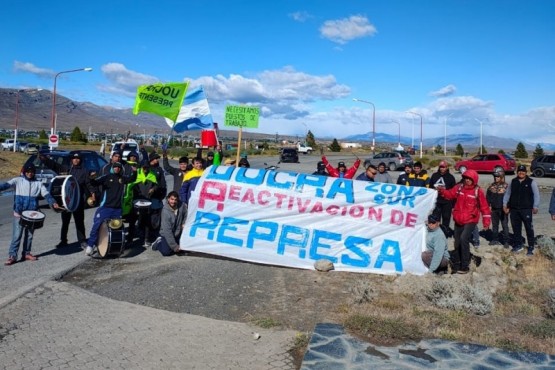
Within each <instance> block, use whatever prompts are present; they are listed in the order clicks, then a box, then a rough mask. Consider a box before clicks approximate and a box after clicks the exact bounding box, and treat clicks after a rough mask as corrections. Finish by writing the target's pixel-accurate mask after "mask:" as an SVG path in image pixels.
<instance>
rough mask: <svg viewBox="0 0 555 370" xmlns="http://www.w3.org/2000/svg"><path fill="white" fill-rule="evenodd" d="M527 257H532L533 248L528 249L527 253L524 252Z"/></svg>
mask: <svg viewBox="0 0 555 370" xmlns="http://www.w3.org/2000/svg"><path fill="white" fill-rule="evenodd" d="M526 255H527V256H533V255H534V247H528V252H526Z"/></svg>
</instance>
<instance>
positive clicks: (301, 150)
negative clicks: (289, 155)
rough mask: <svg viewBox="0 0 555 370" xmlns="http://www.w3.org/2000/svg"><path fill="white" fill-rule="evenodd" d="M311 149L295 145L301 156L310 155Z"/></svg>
mask: <svg viewBox="0 0 555 370" xmlns="http://www.w3.org/2000/svg"><path fill="white" fill-rule="evenodd" d="M312 150H313V149H312V147H311V146H306V145H305V144H301V143H297V151H298V152H299V153H303V154H310V153H312Z"/></svg>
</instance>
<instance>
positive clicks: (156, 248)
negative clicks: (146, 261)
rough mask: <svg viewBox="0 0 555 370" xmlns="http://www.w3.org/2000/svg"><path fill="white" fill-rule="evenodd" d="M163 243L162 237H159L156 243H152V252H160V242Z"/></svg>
mask: <svg viewBox="0 0 555 370" xmlns="http://www.w3.org/2000/svg"><path fill="white" fill-rule="evenodd" d="M161 241H162V237H161V236H159V237H157V238H156V240H155V241H154V243H152V246H151V247H152V250H153V251H157V250H158V244H160V242H161Z"/></svg>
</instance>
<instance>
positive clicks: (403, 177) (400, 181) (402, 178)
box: [397, 163, 412, 185]
mask: <svg viewBox="0 0 555 370" xmlns="http://www.w3.org/2000/svg"><path fill="white" fill-rule="evenodd" d="M411 172H412V166H411V165H410V164H408V163H405V172H401V173H400V174H399V177H398V178H397V185H406V184H407V182H408V181H409V175H410V173H411Z"/></svg>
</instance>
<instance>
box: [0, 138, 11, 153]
mask: <svg viewBox="0 0 555 370" xmlns="http://www.w3.org/2000/svg"><path fill="white" fill-rule="evenodd" d="M13 144H14V139H6V141H4V142H3V143H2V150H3V151H4V150H13Z"/></svg>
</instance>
